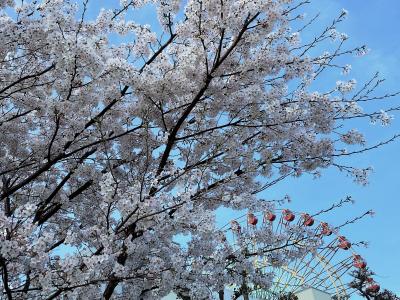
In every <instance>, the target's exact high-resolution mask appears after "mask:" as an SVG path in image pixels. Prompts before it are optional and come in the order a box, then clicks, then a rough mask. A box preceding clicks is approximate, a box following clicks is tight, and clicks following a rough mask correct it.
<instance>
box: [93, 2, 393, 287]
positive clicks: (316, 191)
mask: <svg viewBox="0 0 400 300" xmlns="http://www.w3.org/2000/svg"><path fill="white" fill-rule="evenodd" d="M94 3H96V4H95V5H96V8H98V7H100V6H103V5H106V4H108V5H110V4H111V3H114V1H104V0H102V1H97V2H94V1H93V2H92V8H94V7H93V6H94ZM342 8H345V9H347V10H348V11H349V16H348V18H347V20H346V21H345V22H344V23H341V24H340V26H339V27H338V30H339V31H343V32H345V33H347V34H348V35H349V37H350V40H349V44H351V45H362V44H367V45H368V48H370V49H371V52H370V53H369V55H367V56H365V57H363V58H362V59H360V58H355V57H348V61H347V62H348V63H350V64H351V65H352V66H353V69H352V72H351V73H350V75H349V78H356V79H357V81H358V82H363V81H366V80H368V79H369V78H370V77H371V76H372V75H373V74H374V73H375V72H376V71H379V72H380V73H381V75H382V76H383V77H385V78H386V82H385V84H384V85H383V88H381V89H380V92H382V93H386V92H395V91H398V90H400V84H399V82H400V70H399V67H400V63H399V60H400V38H399V36H400V35H399V33H398V28H400V1H399V0H380V1H376V0H353V1H348V0H347V1H346V0H314V1H313V3H312V4H311V5H309V6H308V8H307V10H306V11H307V13H308V16H309V17H311V16H312V15H314V14H315V13H317V12H320V13H321V18H320V21H319V23H318V24H317V25H318V26H317V27H319V28H321V27H322V26H324V25H327V24H328V23H329V22H330V21H331V20H332V18H333V17H335V16H337V15H338V13H339V12H340V10H341V9H342ZM154 17H155V15H154V12H152V11H150V10H147V9H146V10H144V11H141V13H139V14H138V13H136V14H135V19H136V20H137V21H139V22H140V23H149V24H151V25H155V24H156V22H155V19H154ZM153 28H154V27H153ZM312 33H313V32H310V34H312ZM320 80H321V79H320ZM325 80H326V83H327V84H329V85H330V86H331V84H332V83H334V82H335V81H336V80H337V78H329V77H327V78H326V79H325V78H323V79H322V81H321V86H324V84H325V82H324V81H325ZM332 80H333V81H332ZM388 104H389V106H398V105H400V97H397V98H393V99H391V100H390V102H385V103H383V102H382V103H380V104H377V105H376V108H379V107H380V106H382V107H383V106H387V105H388ZM394 117H395V118H394V120H393V123H392V125H391V126H390V127H382V126H380V125H370V124H369V122H368V120H365V121H360V122H356V123H352V126H353V125H354V127H357V128H360V129H361V130H362V131H363V132H364V133H366V137H367V141H368V143H369V144H374V143H376V142H378V141H381V140H384V139H387V138H390V137H391V136H392V135H394V134H395V133H400V115H394ZM399 146H400V142H399V141H397V142H394V143H392V144H389V145H386V146H384V147H382V148H380V149H377V150H373V151H370V152H368V153H364V154H362V155H359V156H353V157H351V158H350V159H347V162H350V163H351V164H352V165H354V166H360V167H361V166H362V167H365V166H372V167H373V168H374V173H373V174H372V176H371V178H370V184H369V185H368V186H365V187H363V186H359V185H357V184H355V183H354V182H353V181H352V179H351V178H350V177H347V176H346V175H345V174H343V173H340V172H339V171H338V170H336V169H332V168H331V169H327V170H323V172H322V177H321V178H320V179H316V180H314V179H312V178H311V177H309V176H304V177H301V178H296V179H289V180H286V181H284V182H282V183H280V184H278V185H276V186H274V187H273V188H271V189H269V190H267V191H265V192H264V193H263V194H262V196H263V197H265V198H270V199H271V198H272V199H274V198H282V197H283V195H285V194H289V195H291V197H292V200H293V202H292V203H291V204H290V207H291V208H293V209H294V210H297V211H310V212H313V211H317V210H319V209H321V208H325V207H327V206H329V205H330V204H331V203H332V202H334V201H337V200H339V199H341V198H344V197H345V196H347V195H351V196H352V197H353V199H354V200H356V203H355V204H354V205H352V206H347V207H346V208H344V209H341V210H340V211H337V212H336V213H335V214H334V215H330V216H328V219H327V221H330V222H332V223H335V224H338V223H341V222H343V221H345V220H346V219H349V218H352V217H353V216H357V215H359V214H361V213H363V212H364V211H366V210H369V209H373V210H374V211H375V212H376V215H375V217H374V218H367V219H364V220H361V221H360V222H358V223H357V224H354V225H352V226H351V227H348V228H346V229H344V230H343V233H344V234H345V235H346V236H347V237H348V238H349V239H353V240H366V241H369V242H370V245H369V247H368V248H367V249H361V250H360V251H359V252H360V253H361V254H362V255H363V256H365V257H366V259H367V261H368V264H369V266H370V267H371V268H372V269H373V270H374V271H375V272H376V273H377V275H376V277H375V278H376V279H377V281H379V282H380V283H381V285H382V287H385V288H388V289H391V290H393V291H395V292H397V293H399V294H400V255H399V253H398V252H397V251H400V234H399V233H398V230H399V228H400V218H399V215H400V202H399V199H398V194H399V188H400V176H399V175H398V174H399V170H400V158H399V156H398V153H399V151H398V150H399V149H400V148H399ZM229 217H230V216H223V218H224V219H225V220H226V219H229Z"/></svg>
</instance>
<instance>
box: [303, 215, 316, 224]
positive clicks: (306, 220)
mask: <svg viewBox="0 0 400 300" xmlns="http://www.w3.org/2000/svg"><path fill="white" fill-rule="evenodd" d="M303 219H304V222H303V224H304V225H305V226H313V225H314V219H313V218H312V217H311V216H310V215H309V214H303Z"/></svg>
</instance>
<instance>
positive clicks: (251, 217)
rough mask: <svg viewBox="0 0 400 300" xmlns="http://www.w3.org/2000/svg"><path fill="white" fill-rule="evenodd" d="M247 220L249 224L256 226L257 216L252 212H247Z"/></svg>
mask: <svg viewBox="0 0 400 300" xmlns="http://www.w3.org/2000/svg"><path fill="white" fill-rule="evenodd" d="M247 222H248V223H249V224H250V225H253V226H256V225H257V223H258V219H257V217H256V216H255V215H254V214H252V213H248V214H247Z"/></svg>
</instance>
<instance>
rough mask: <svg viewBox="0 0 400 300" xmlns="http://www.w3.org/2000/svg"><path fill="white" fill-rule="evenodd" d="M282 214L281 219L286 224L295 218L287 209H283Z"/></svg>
mask: <svg viewBox="0 0 400 300" xmlns="http://www.w3.org/2000/svg"><path fill="white" fill-rule="evenodd" d="M282 213H283V218H284V219H285V220H286V221H288V222H292V221H293V220H294V219H295V218H296V216H295V215H294V214H293V213H292V212H291V211H290V210H289V209H284V210H283V212H282Z"/></svg>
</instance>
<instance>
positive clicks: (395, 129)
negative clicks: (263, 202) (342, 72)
mask: <svg viewBox="0 0 400 300" xmlns="http://www.w3.org/2000/svg"><path fill="white" fill-rule="evenodd" d="M313 2H314V3H313V4H312V5H310V6H309V7H308V9H307V12H308V14H309V16H311V15H313V14H314V13H316V12H321V17H322V18H321V26H322V24H328V23H329V21H330V20H331V19H332V17H334V16H336V15H337V12H338V11H340V9H342V8H345V9H346V10H348V11H349V16H348V18H347V20H346V21H345V22H344V23H341V24H340V26H339V27H338V29H339V31H343V32H345V33H347V34H348V35H349V37H350V41H349V43H350V44H352V45H357V44H364V43H366V44H367V46H368V48H370V49H371V52H370V53H369V55H367V56H365V57H363V58H361V59H360V58H354V57H349V60H348V62H349V63H350V64H351V65H352V66H353V69H352V72H351V73H350V75H349V77H351V78H353V77H354V78H356V79H357V81H358V82H363V81H365V80H367V79H368V78H369V77H370V76H372V75H373V74H374V73H375V72H376V71H379V72H380V73H381V75H382V76H383V77H385V78H386V82H385V83H384V85H383V88H381V89H380V92H382V93H386V92H389V93H390V92H395V91H398V90H400V84H399V82H400V70H399V67H400V66H399V65H400V63H399V62H400V35H399V33H398V28H400V1H398V0H381V1H376V0H362V1H361V0H353V1H345V0H318V1H313ZM327 83H330V78H327ZM322 84H323V82H322ZM387 104H389V106H399V105H400V97H395V98H393V99H391V100H390V101H387V102H385V103H383V102H382V103H380V104H377V107H379V106H385V105H387ZM399 119H400V115H399V114H397V115H396V114H394V120H393V122H392V125H391V126H390V127H382V126H380V125H374V126H372V125H370V124H369V123H368V121H360V122H357V123H354V124H352V125H354V126H356V127H358V128H360V129H361V130H362V131H363V132H364V133H365V134H366V137H367V141H368V143H369V144H370V145H372V144H374V143H376V142H378V141H380V140H384V139H386V138H390V137H391V136H392V135H394V134H395V133H399V132H400V120H399ZM399 146H400V144H399V141H397V142H394V143H392V144H389V145H386V146H384V147H382V148H380V149H377V150H373V151H370V152H368V153H364V154H362V155H359V156H353V157H352V158H351V159H347V162H351V164H353V165H356V166H372V167H373V168H374V172H373V174H372V176H371V177H370V184H369V185H368V186H366V187H363V186H359V185H356V184H355V183H353V182H352V179H351V178H349V177H347V176H345V175H344V174H341V173H339V172H338V171H337V170H336V169H328V170H324V171H323V172H322V177H321V178H320V179H317V180H314V179H312V178H310V177H308V176H304V177H302V178H297V179H290V180H288V181H285V182H282V183H280V184H278V185H276V186H275V187H273V188H272V189H270V190H269V191H266V192H265V193H264V194H263V196H265V197H270V198H279V197H280V196H282V195H283V194H285V193H288V194H290V195H291V196H292V199H293V202H292V204H291V207H293V208H294V209H296V210H300V211H304V210H309V211H316V210H318V209H319V208H323V207H326V206H329V204H330V203H332V202H333V201H337V200H338V199H340V198H343V197H345V196H347V195H351V196H352V197H353V199H354V200H355V201H356V203H355V204H354V205H352V206H348V207H347V209H341V210H340V211H338V212H337V213H335V215H333V216H330V219H331V220H332V222H334V223H340V221H344V220H345V219H347V218H351V217H352V216H355V215H357V214H361V213H362V212H364V211H366V210H368V209H373V210H374V211H375V212H376V215H375V217H373V218H367V219H365V220H362V221H360V222H358V223H357V224H355V225H352V226H351V227H348V228H347V229H345V230H344V231H343V232H344V234H345V235H346V236H347V237H348V238H349V239H354V240H366V241H369V242H370V245H369V247H368V248H367V249H360V251H359V252H361V254H362V255H363V256H365V257H366V259H367V261H368V264H369V266H370V267H371V268H372V269H373V270H374V271H375V272H376V274H377V275H376V276H375V278H376V279H377V281H379V282H380V283H381V286H382V287H385V288H387V289H391V290H393V291H395V292H397V293H398V294H400V255H399V252H398V251H399V249H400V234H399V228H400V226H399V225H400V224H399V222H400V218H399V213H400V202H399V189H400V176H399V169H400V158H399V156H398V154H399V149H400V147H399Z"/></svg>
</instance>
